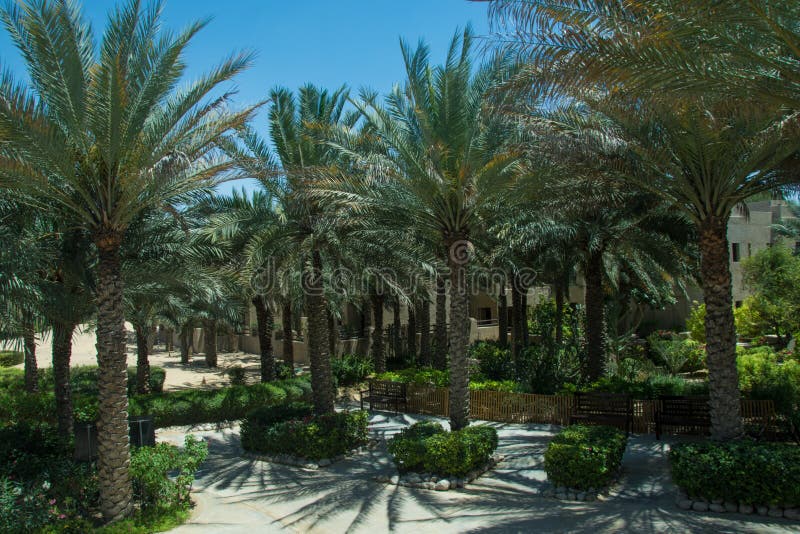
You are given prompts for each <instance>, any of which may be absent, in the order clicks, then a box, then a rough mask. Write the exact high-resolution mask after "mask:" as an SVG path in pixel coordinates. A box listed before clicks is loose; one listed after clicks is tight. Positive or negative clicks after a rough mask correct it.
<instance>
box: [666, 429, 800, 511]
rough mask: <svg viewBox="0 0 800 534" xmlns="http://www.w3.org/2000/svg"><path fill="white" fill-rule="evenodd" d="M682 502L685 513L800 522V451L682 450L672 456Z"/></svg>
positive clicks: (708, 446)
mask: <svg viewBox="0 0 800 534" xmlns="http://www.w3.org/2000/svg"><path fill="white" fill-rule="evenodd" d="M669 459H670V467H671V470H672V479H673V481H674V482H675V484H676V485H677V486H678V488H680V491H679V493H678V497H677V500H676V503H677V505H678V506H679V507H680V508H682V509H684V510H694V511H696V512H716V513H723V512H731V513H732V512H737V513H741V514H753V513H755V514H758V515H762V516H770V517H776V518H777V517H785V518H787V519H793V520H798V519H800V447H798V446H796V445H790V444H778V443H757V442H752V441H734V442H727V443H714V442H710V441H704V442H698V443H683V444H680V445H676V446H675V447H674V448H673V449H672V450H671V451H670V454H669Z"/></svg>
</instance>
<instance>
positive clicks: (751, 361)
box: [736, 347, 800, 429]
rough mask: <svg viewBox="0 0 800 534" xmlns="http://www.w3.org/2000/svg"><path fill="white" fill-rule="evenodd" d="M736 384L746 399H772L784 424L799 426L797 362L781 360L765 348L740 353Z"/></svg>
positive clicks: (799, 382)
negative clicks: (737, 381) (737, 383)
mask: <svg viewBox="0 0 800 534" xmlns="http://www.w3.org/2000/svg"><path fill="white" fill-rule="evenodd" d="M736 366H737V368H738V371H739V387H740V389H741V390H742V392H743V393H744V395H745V396H746V397H748V398H750V399H762V400H766V399H769V400H772V401H773V402H774V403H775V411H776V412H777V413H778V414H779V415H780V416H781V419H782V421H783V422H784V423H785V424H787V425H788V426H794V428H795V429H798V428H800V362H798V361H797V360H794V359H790V360H785V361H781V356H780V355H778V354H776V353H775V352H774V351H773V350H772V349H770V348H768V347H758V348H756V349H750V350H748V351H745V352H742V353H740V354H739V355H738V356H737V358H736Z"/></svg>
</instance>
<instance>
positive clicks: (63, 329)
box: [53, 322, 75, 438]
mask: <svg viewBox="0 0 800 534" xmlns="http://www.w3.org/2000/svg"><path fill="white" fill-rule="evenodd" d="M74 332H75V325H74V324H70V323H60V322H55V323H53V381H54V383H55V384H54V390H55V396H56V416H57V418H58V433H59V434H61V435H62V436H64V437H67V438H68V437H70V436H71V435H72V387H71V386H70V382H69V366H70V360H71V359H72V334H73V333H74Z"/></svg>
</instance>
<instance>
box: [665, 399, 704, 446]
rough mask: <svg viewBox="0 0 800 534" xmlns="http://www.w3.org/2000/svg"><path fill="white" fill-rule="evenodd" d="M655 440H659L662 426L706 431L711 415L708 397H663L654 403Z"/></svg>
mask: <svg viewBox="0 0 800 534" xmlns="http://www.w3.org/2000/svg"><path fill="white" fill-rule="evenodd" d="M655 420H656V439H661V430H662V429H663V427H664V426H666V425H669V426H685V427H695V428H703V429H708V428H710V427H711V413H710V408H709V406H708V397H691V396H673V395H669V396H667V395H665V396H661V397H659V398H658V402H657V403H656V414H655Z"/></svg>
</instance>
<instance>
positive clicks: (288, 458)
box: [242, 439, 378, 470]
mask: <svg viewBox="0 0 800 534" xmlns="http://www.w3.org/2000/svg"><path fill="white" fill-rule="evenodd" d="M377 446H378V441H377V440H374V439H371V440H369V441H368V442H367V444H366V445H361V446H360V447H356V448H354V449H351V450H350V451H348V452H346V453H345V454H340V455H339V456H334V457H333V458H323V459H321V460H309V459H308V458H302V457H299V456H294V455H292V454H259V453H254V452H248V451H245V452H244V454H243V455H242V456H245V457H246V458H252V459H254V460H262V461H265V462H270V463H273V464H281V465H291V466H293V467H301V468H303V469H309V470H317V469H323V468H325V467H329V466H331V465H333V464H335V463H336V462H340V461H342V460H344V459H345V458H348V457H351V456H356V455H359V454H364V453H366V452H369V451H371V450H374V449H375V448H376V447H377Z"/></svg>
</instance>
